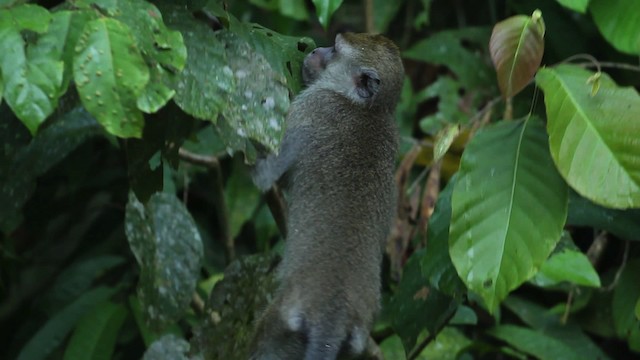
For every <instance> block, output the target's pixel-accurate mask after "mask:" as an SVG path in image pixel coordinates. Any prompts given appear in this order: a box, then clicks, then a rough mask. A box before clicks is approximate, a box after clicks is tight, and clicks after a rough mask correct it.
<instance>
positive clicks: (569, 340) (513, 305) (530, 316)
mask: <svg viewBox="0 0 640 360" xmlns="http://www.w3.org/2000/svg"><path fill="white" fill-rule="evenodd" d="M503 304H504V306H505V307H506V308H507V309H509V310H510V311H511V312H513V313H514V314H515V315H516V316H518V317H519V318H520V320H522V322H524V323H525V324H526V325H528V326H529V327H531V329H533V330H535V331H537V332H538V333H541V334H543V335H545V336H549V337H552V338H554V339H557V340H559V341H560V342H562V343H563V344H565V345H567V346H569V347H570V348H572V349H574V350H575V352H576V353H578V354H579V355H580V356H581V358H582V359H584V360H608V359H609V357H608V356H607V355H606V354H605V353H604V352H603V351H602V349H600V348H599V347H598V346H597V345H596V343H595V342H594V341H593V340H592V339H591V338H590V337H589V336H588V335H587V334H585V333H584V331H583V329H582V328H581V327H580V326H578V325H577V324H576V323H575V322H573V321H569V322H568V323H564V322H563V321H562V320H561V318H560V316H561V315H558V314H557V313H554V312H552V311H550V310H549V309H546V308H544V307H542V306H540V305H539V304H537V303H534V302H531V301H529V300H526V299H523V298H519V297H517V296H513V295H512V296H509V297H508V298H507V299H506V300H505V301H504V303H503Z"/></svg>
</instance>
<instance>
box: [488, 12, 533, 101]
mask: <svg viewBox="0 0 640 360" xmlns="http://www.w3.org/2000/svg"><path fill="white" fill-rule="evenodd" d="M489 50H490V51H491V59H492V60H493V65H494V66H495V68H496V72H497V75H498V85H500V92H502V96H504V97H505V98H510V97H513V96H514V95H516V94H517V93H519V92H520V91H521V90H522V89H523V88H524V87H525V86H527V84H529V82H531V80H532V79H533V75H534V74H535V73H536V71H537V70H538V68H539V67H540V62H542V55H543V54H544V21H543V20H542V14H541V12H540V10H536V11H534V12H533V15H531V17H529V16H524V15H518V16H513V17H510V18H508V19H506V20H504V21H501V22H499V23H497V24H496V26H494V28H493V33H492V34H491V40H490V41H489Z"/></svg>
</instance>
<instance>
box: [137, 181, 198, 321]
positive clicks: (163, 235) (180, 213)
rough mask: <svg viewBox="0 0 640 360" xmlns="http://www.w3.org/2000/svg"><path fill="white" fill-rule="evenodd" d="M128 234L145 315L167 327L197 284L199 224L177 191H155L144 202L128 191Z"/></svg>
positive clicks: (184, 307) (183, 310) (178, 315)
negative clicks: (137, 268) (176, 194)
mask: <svg viewBox="0 0 640 360" xmlns="http://www.w3.org/2000/svg"><path fill="white" fill-rule="evenodd" d="M125 232H126V234H127V239H128V240H129V246H130V247H131V251H132V252H133V254H134V255H135V257H136V260H137V261H138V264H139V265H140V268H141V274H140V281H139V283H138V295H139V297H140V302H141V304H142V308H143V309H144V312H143V313H144V314H145V315H146V318H147V321H148V322H150V323H151V324H152V326H154V327H156V328H164V327H166V326H167V325H169V324H170V323H172V322H173V321H176V320H178V319H179V318H180V317H181V316H182V315H183V314H184V313H185V311H186V310H187V309H188V305H189V302H190V301H191V297H192V295H193V292H194V290H195V288H196V284H197V280H198V274H199V272H200V266H201V262H202V256H203V248H202V239H201V238H200V234H199V233H198V229H197V227H196V224H195V222H194V221H193V219H192V218H191V215H190V214H189V212H188V211H187V209H185V207H184V205H182V203H180V202H179V201H178V199H177V198H176V197H175V196H174V195H173V194H165V193H156V194H155V195H153V196H152V197H151V198H150V199H149V201H148V202H147V204H146V205H143V204H142V203H140V202H139V201H138V199H136V198H135V196H134V195H133V194H130V196H129V203H128V204H127V209H126V218H125Z"/></svg>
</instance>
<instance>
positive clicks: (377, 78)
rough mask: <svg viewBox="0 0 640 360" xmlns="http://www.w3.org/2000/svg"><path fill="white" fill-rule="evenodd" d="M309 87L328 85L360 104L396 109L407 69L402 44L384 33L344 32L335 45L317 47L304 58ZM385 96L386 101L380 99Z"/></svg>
mask: <svg viewBox="0 0 640 360" xmlns="http://www.w3.org/2000/svg"><path fill="white" fill-rule="evenodd" d="M302 78H303V80H304V83H305V84H306V85H307V86H310V87H311V86H313V87H319V88H328V89H330V90H333V91H336V92H338V93H340V94H344V95H345V96H347V97H348V98H349V99H351V100H352V101H353V102H355V103H357V104H363V105H368V106H373V105H375V104H383V105H384V106H390V108H391V109H393V108H395V105H396V104H397V102H398V98H399V96H400V90H401V89H402V81H403V78H404V68H403V66H402V60H401V59H400V51H399V50H398V47H397V46H396V45H395V44H394V43H393V42H392V41H391V40H389V39H387V38H386V37H384V36H382V35H373V34H354V33H343V34H338V35H337V36H336V40H335V44H334V46H331V47H321V48H317V49H315V50H313V51H312V52H311V53H309V55H307V57H306V58H305V59H304V65H303V68H302ZM379 99H384V101H378V100H379Z"/></svg>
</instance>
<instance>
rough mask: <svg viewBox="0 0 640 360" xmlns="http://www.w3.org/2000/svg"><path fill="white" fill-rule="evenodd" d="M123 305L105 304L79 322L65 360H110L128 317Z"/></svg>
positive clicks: (108, 302)
mask: <svg viewBox="0 0 640 360" xmlns="http://www.w3.org/2000/svg"><path fill="white" fill-rule="evenodd" d="M127 313H128V311H127V308H126V307H125V306H124V305H122V304H116V303H113V302H110V301H107V302H104V303H102V304H100V305H98V306H96V308H95V309H93V310H92V311H90V312H89V313H88V314H86V315H85V316H84V317H83V318H82V319H80V321H79V322H78V326H77V327H76V329H75V330H74V331H73V335H71V339H69V343H68V344H67V347H66V349H65V352H64V360H75V359H110V358H112V355H113V351H114V349H115V345H116V340H117V339H118V335H119V334H120V333H119V332H120V328H121V327H122V325H123V324H124V320H125V319H126V316H127Z"/></svg>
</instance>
